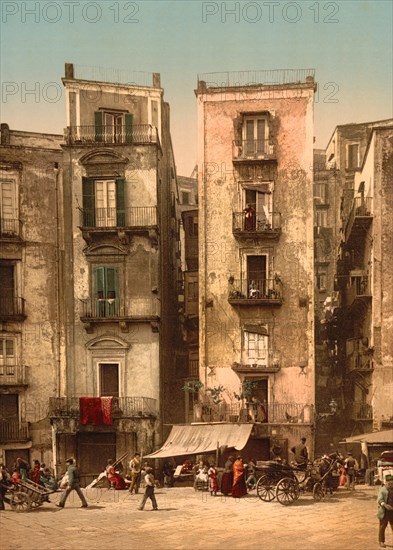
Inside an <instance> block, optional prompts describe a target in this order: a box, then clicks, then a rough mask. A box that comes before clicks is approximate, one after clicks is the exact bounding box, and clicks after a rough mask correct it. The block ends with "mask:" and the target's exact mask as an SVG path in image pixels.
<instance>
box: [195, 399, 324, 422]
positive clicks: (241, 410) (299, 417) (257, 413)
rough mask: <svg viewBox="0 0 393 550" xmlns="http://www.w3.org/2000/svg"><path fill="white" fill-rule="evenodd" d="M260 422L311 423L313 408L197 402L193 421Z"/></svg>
mask: <svg viewBox="0 0 393 550" xmlns="http://www.w3.org/2000/svg"><path fill="white" fill-rule="evenodd" d="M201 421H202V422H260V423H268V424H311V423H312V422H313V421H314V408H313V407H312V405H308V404H305V403H270V404H268V405H266V404H261V403H258V402H250V403H241V402H237V403H225V402H221V403H219V404H218V405H215V404H214V403H211V404H208V405H205V404H201V403H198V404H197V405H196V406H195V410H194V413H193V422H201Z"/></svg>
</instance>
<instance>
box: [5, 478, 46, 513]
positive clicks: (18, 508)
mask: <svg viewBox="0 0 393 550" xmlns="http://www.w3.org/2000/svg"><path fill="white" fill-rule="evenodd" d="M55 492H56V491H51V490H49V489H45V487H42V486H41V485H38V484H37V483H34V481H31V480H30V479H26V480H25V481H22V480H19V481H18V483H17V484H16V485H13V486H7V487H6V493H5V495H4V502H7V503H8V504H9V505H10V506H11V509H12V510H13V511H14V512H29V511H30V510H31V509H32V508H38V507H39V506H41V505H42V504H43V503H44V502H49V495H51V494H52V493H55Z"/></svg>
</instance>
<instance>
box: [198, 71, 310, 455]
mask: <svg viewBox="0 0 393 550" xmlns="http://www.w3.org/2000/svg"><path fill="white" fill-rule="evenodd" d="M272 82H273V83H274V84H272ZM315 90H316V84H315V82H314V72H313V71H312V70H304V71H303V70H299V71H292V72H291V71H289V72H286V71H268V72H262V71H261V72H257V73H225V74H220V73H218V74H212V75H206V76H203V75H202V76H200V77H199V82H198V89H197V90H196V96H197V103H198V184H199V191H198V196H199V204H200V208H199V304H200V305H199V325H200V338H199V375H200V380H199V382H200V384H202V385H203V386H202V387H201V388H200V389H199V401H198V402H197V403H196V404H195V407H194V413H195V414H194V418H195V420H200V421H205V422H206V421H216V420H219V421H224V420H225V421H226V422H228V421H229V422H239V421H240V422H253V423H254V427H253V431H252V435H251V439H250V441H249V443H248V444H247V447H246V450H245V451H243V452H244V453H246V454H247V452H249V453H251V456H255V457H257V458H258V459H269V458H270V457H271V456H277V455H280V456H282V457H283V458H286V459H288V448H290V447H291V446H292V445H293V444H296V443H297V442H298V440H299V438H300V437H301V436H305V437H307V439H308V445H309V449H310V451H311V452H313V438H314V433H313V413H314V404H315V400H314V276H313V256H314V253H313V100H314V92H315Z"/></svg>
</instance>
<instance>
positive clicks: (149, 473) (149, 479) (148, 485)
mask: <svg viewBox="0 0 393 550" xmlns="http://www.w3.org/2000/svg"><path fill="white" fill-rule="evenodd" d="M145 472H146V475H145V494H144V495H143V499H142V502H141V503H140V506H139V508H138V510H143V509H144V507H145V504H146V501H147V499H148V498H150V500H151V503H152V505H153V510H158V507H157V501H156V497H155V496H154V486H155V481H154V476H153V468H150V466H147V467H146V468H145Z"/></svg>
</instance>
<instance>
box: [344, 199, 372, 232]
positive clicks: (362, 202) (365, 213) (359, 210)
mask: <svg viewBox="0 0 393 550" xmlns="http://www.w3.org/2000/svg"><path fill="white" fill-rule="evenodd" d="M372 206H373V199H372V197H355V198H354V199H353V202H352V207H351V210H350V212H349V215H348V220H347V223H346V226H345V239H346V240H347V241H348V238H349V235H350V233H351V231H352V228H353V225H354V222H355V219H356V218H359V221H360V219H361V218H364V219H365V222H367V223H369V220H370V219H372V217H373V213H372Z"/></svg>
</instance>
